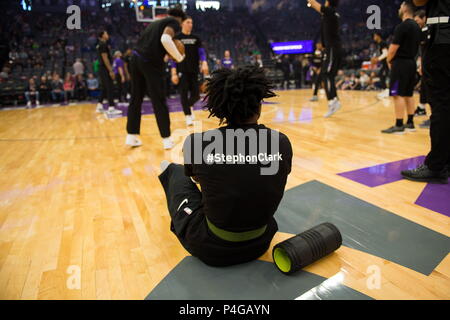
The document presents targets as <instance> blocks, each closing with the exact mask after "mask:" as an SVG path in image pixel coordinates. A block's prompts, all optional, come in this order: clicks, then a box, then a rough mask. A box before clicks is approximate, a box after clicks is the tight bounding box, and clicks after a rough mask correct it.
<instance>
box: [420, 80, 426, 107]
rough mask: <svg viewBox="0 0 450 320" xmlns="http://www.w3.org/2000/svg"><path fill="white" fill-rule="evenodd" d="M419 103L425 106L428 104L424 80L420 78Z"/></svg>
mask: <svg viewBox="0 0 450 320" xmlns="http://www.w3.org/2000/svg"><path fill="white" fill-rule="evenodd" d="M420 81H421V82H420V103H421V104H427V103H428V95H427V86H426V85H425V83H424V81H425V80H424V78H423V77H422V78H421V80H420Z"/></svg>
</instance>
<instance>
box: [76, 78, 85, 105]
mask: <svg viewBox="0 0 450 320" xmlns="http://www.w3.org/2000/svg"><path fill="white" fill-rule="evenodd" d="M86 97H87V87H86V82H85V81H84V79H83V75H82V74H79V75H77V76H76V77H75V98H76V99H77V100H78V101H84V100H86Z"/></svg>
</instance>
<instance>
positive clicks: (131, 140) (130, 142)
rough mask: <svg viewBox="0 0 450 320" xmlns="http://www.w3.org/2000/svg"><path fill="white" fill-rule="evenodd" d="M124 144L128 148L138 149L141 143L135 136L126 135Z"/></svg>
mask: <svg viewBox="0 0 450 320" xmlns="http://www.w3.org/2000/svg"><path fill="white" fill-rule="evenodd" d="M125 144H126V145H127V146H130V147H140V146H142V141H141V139H139V136H138V135H137V134H128V135H127V139H126V140H125Z"/></svg>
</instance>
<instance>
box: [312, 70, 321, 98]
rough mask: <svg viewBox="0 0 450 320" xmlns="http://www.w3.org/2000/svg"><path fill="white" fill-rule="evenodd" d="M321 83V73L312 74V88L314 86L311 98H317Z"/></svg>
mask: <svg viewBox="0 0 450 320" xmlns="http://www.w3.org/2000/svg"><path fill="white" fill-rule="evenodd" d="M321 83H322V74H321V72H314V74H313V86H314V93H313V96H317V93H318V92H319V88H320V84H321Z"/></svg>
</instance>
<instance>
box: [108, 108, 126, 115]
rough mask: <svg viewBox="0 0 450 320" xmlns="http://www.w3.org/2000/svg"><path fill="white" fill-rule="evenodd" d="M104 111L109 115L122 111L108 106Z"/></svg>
mask: <svg viewBox="0 0 450 320" xmlns="http://www.w3.org/2000/svg"><path fill="white" fill-rule="evenodd" d="M106 113H107V114H108V115H110V116H113V115H118V114H122V111H121V110H117V109H116V108H114V107H109V108H108V111H106Z"/></svg>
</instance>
